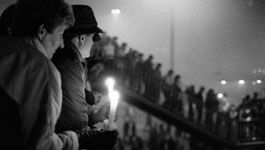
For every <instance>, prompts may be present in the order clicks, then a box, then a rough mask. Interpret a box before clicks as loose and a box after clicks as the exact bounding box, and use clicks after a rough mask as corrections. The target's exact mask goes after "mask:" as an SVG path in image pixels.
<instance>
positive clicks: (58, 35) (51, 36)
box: [41, 25, 67, 58]
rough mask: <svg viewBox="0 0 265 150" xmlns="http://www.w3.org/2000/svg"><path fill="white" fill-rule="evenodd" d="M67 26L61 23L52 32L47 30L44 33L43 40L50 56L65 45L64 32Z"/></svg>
mask: <svg viewBox="0 0 265 150" xmlns="http://www.w3.org/2000/svg"><path fill="white" fill-rule="evenodd" d="M66 28H67V26H66V25H59V26H58V27H56V28H55V29H54V30H53V31H52V33H49V32H46V33H45V34H44V36H43V39H42V41H41V42H42V44H43V46H44V48H45V50H46V52H47V54H48V57H49V58H52V55H53V54H54V53H55V51H56V49H57V48H58V47H62V48H63V47H64V42H63V33H64V30H65V29H66Z"/></svg>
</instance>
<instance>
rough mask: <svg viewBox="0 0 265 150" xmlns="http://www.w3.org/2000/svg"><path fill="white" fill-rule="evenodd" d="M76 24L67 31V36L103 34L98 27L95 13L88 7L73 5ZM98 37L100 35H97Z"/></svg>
mask: <svg viewBox="0 0 265 150" xmlns="http://www.w3.org/2000/svg"><path fill="white" fill-rule="evenodd" d="M72 8H73V12H74V17H75V24H74V25H73V26H72V27H70V28H68V29H67V30H66V31H65V34H89V33H96V34H97V33H102V32H103V31H102V30H101V29H100V28H99V27H98V23H97V21H96V18H95V15H94V12H93V10H92V8H91V7H89V6H87V5H72ZM97 35H98V34H97Z"/></svg>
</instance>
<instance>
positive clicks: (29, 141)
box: [0, 37, 78, 150]
mask: <svg viewBox="0 0 265 150" xmlns="http://www.w3.org/2000/svg"><path fill="white" fill-rule="evenodd" d="M45 55H46V56H47V54H46V53H45V50H44V48H43V46H42V45H41V43H40V42H39V41H38V40H34V39H21V38H14V37H7V38H2V39H0V70H1V71H0V87H1V115H4V116H5V117H1V126H0V134H1V137H2V138H1V140H0V142H1V144H0V149H1V150H2V149H12V147H14V146H15V145H16V144H17V146H19V149H28V150H30V149H42V150H43V149H53V150H55V149H56V150H57V149H63V148H64V149H73V150H74V149H77V148H78V139H77V135H76V133H74V132H71V131H67V132H64V134H55V133H54V129H55V123H56V121H57V119H58V117H59V114H60V111H61V103H62V91H61V81H60V73H59V72H58V70H57V69H56V68H55V66H54V65H53V64H52V63H51V61H50V60H49V59H48V58H47V57H45ZM2 96H4V97H2ZM9 112H13V113H9ZM7 116H8V117H7ZM9 117H12V118H11V119H8V120H6V119H5V118H9ZM14 123H18V124H17V125H14ZM9 131H10V133H11V134H7V133H8V132H9ZM11 131H18V132H17V133H15V132H11ZM12 133H14V134H17V136H16V135H12ZM10 136H13V138H12V137H10ZM14 139H15V141H17V142H14V141H13V140H14ZM8 143H10V144H13V145H10V147H5V146H4V144H8ZM7 146H8V145H7Z"/></svg>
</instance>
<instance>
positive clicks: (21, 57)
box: [0, 0, 265, 150]
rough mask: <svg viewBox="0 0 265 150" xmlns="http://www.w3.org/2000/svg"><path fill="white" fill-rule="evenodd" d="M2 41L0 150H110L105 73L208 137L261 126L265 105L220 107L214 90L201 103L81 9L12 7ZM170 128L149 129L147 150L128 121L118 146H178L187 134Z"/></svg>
mask: <svg viewBox="0 0 265 150" xmlns="http://www.w3.org/2000/svg"><path fill="white" fill-rule="evenodd" d="M0 36H1V39H0V50H1V52H0V69H1V72H0V93H1V99H2V101H1V102H2V105H1V108H0V110H1V113H0V114H1V116H2V123H1V125H0V133H1V135H2V137H3V138H2V139H3V140H1V142H0V146H1V147H0V149H3V150H4V149H67V150H68V149H69V150H70V149H72V150H76V149H100V150H101V149H104V150H107V149H112V148H113V147H114V145H115V143H116V141H117V139H118V133H117V126H116V125H115V123H112V122H108V121H107V119H108V116H109V101H108V100H106V99H107V98H106V95H107V92H106V90H105V88H104V87H103V82H104V80H103V79H104V75H106V74H108V73H111V74H113V75H114V76H115V77H117V79H118V83H120V84H123V85H124V86H127V87H128V88H129V89H130V90H132V91H134V92H136V93H138V94H140V95H142V96H144V97H145V98H146V99H147V100H149V101H151V102H153V103H155V104H157V105H160V106H161V108H163V109H167V110H168V111H171V112H174V113H175V114H176V115H178V116H179V117H183V118H186V119H187V120H190V121H191V122H193V123H195V124H199V125H201V126H202V127H205V128H206V129H208V130H210V131H212V132H216V131H222V132H220V133H219V134H220V135H222V136H224V137H225V138H229V139H231V138H232V137H233V136H234V135H235V133H234V132H236V131H237V128H238V122H239V121H241V123H242V122H243V123H244V122H252V121H255V122H257V123H259V122H262V121H264V120H263V119H264V114H265V111H264V108H265V103H264V100H263V99H259V98H258V95H257V94H256V93H255V94H254V96H253V98H250V96H246V98H244V100H243V102H242V104H240V105H239V106H238V107H237V108H236V107H235V106H233V105H231V106H227V105H226V104H222V101H221V100H219V99H218V98H217V96H216V93H215V91H214V90H213V89H209V90H208V92H207V94H206V97H205V98H204V95H205V93H204V92H205V88H204V87H201V88H200V90H199V91H198V92H196V91H195V87H194V86H193V85H191V86H188V87H186V88H185V89H184V87H183V86H182V83H181V76H180V75H176V74H175V73H174V71H173V70H169V71H168V73H167V74H166V75H165V76H162V73H161V67H162V64H160V63H159V64H156V65H154V63H153V56H152V55H150V56H149V57H148V58H147V59H146V60H144V59H143V56H144V55H143V54H142V53H140V52H138V51H137V50H135V49H132V48H129V50H128V52H127V46H128V45H127V43H122V44H121V45H119V44H118V41H117V40H118V38H117V37H113V38H110V37H109V36H107V35H106V33H104V32H103V31H102V30H101V29H100V28H99V27H98V25H97V21H96V18H95V16H94V12H93V10H92V8H91V7H89V6H87V5H69V4H67V3H66V2H65V1H64V0H49V1H47V0H17V2H16V3H15V4H12V5H10V6H9V7H8V8H7V9H5V11H4V12H3V14H2V15H1V18H0ZM6 114H8V115H6ZM115 119H116V120H117V119H118V116H116V117H115ZM100 125H101V126H100ZM129 128H130V129H131V130H130V131H129ZM170 129H171V127H170V126H167V127H164V126H163V125H162V126H159V127H157V126H155V127H153V126H150V127H149V129H148V132H149V133H150V137H157V138H158V137H160V139H157V138H150V141H148V142H149V143H147V144H146V143H143V141H142V140H141V138H139V137H137V135H136V128H135V123H133V122H126V124H124V134H123V135H124V137H123V139H118V143H123V144H117V145H118V146H119V148H120V149H144V147H145V146H144V145H147V146H148V147H149V148H151V149H176V148H177V147H179V146H177V145H178V144H177V143H178V142H179V141H178V140H177V139H181V138H179V137H181V136H183V138H184V139H185V137H186V136H187V135H186V134H182V133H181V132H180V131H179V130H176V132H175V134H174V135H171V134H169V131H170ZM242 131H243V133H242V136H243V137H249V136H251V137H252V138H253V137H255V140H262V137H264V130H262V128H260V127H259V126H258V125H257V124H251V125H245V124H244V126H243V127H242ZM129 132H130V133H129ZM258 134H259V135H258ZM158 135H161V136H158ZM157 141H159V142H158V143H159V146H157V145H156V144H154V143H157ZM14 143H16V144H14ZM179 143H181V142H179ZM117 145H116V146H117ZM128 145H129V146H128Z"/></svg>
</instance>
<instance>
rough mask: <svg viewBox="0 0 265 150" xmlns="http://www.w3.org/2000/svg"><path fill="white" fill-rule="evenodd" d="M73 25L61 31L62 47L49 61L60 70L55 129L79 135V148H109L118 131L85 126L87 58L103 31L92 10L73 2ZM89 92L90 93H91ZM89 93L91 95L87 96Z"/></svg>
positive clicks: (113, 142)
mask: <svg viewBox="0 0 265 150" xmlns="http://www.w3.org/2000/svg"><path fill="white" fill-rule="evenodd" d="M72 8H73V12H74V17H75V24H74V26H73V27H71V28H69V29H67V30H66V31H65V33H64V37H63V38H64V48H63V49H59V50H57V52H56V53H55V54H54V56H53V58H52V61H53V62H54V64H55V66H56V67H57V69H58V70H59V71H60V73H61V78H62V91H63V104H62V111H61V115H60V117H59V120H58V122H57V125H56V132H63V131H67V130H73V131H76V132H77V133H78V134H79V145H80V149H82V148H85V149H112V147H113V146H114V144H115V142H116V139H117V134H118V133H117V131H116V130H114V129H109V130H108V131H95V130H90V129H89V128H88V121H89V118H90V117H89V116H88V104H87V102H86V98H87V97H88V95H86V93H87V92H85V83H86V75H87V72H86V68H87V67H86V65H87V64H86V61H85V58H88V57H89V56H90V50H91V47H92V46H93V42H94V41H97V40H99V39H100V38H99V35H98V33H101V32H102V30H101V29H100V28H99V27H98V26H97V21H96V19H95V16H94V13H93V10H92V9H91V8H90V7H89V6H87V5H72ZM90 94H91V93H90ZM90 96H91V95H90Z"/></svg>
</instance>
